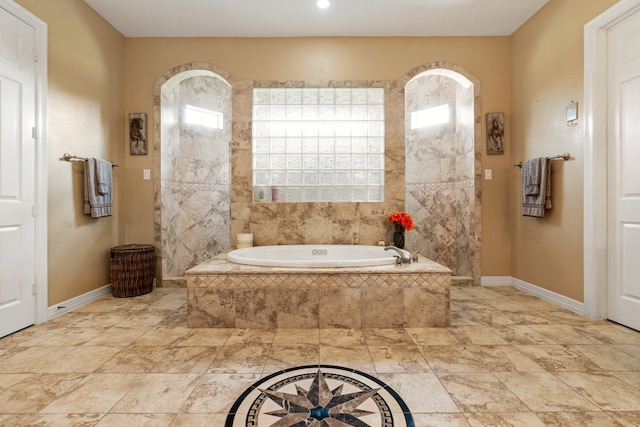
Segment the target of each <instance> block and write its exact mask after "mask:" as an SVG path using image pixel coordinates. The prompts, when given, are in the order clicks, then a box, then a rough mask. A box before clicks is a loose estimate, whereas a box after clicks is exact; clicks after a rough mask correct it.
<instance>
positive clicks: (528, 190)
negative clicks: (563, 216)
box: [522, 157, 547, 196]
mask: <svg viewBox="0 0 640 427" xmlns="http://www.w3.org/2000/svg"><path fill="white" fill-rule="evenodd" d="M546 161H547V159H546V157H538V158H537V159H532V160H527V161H526V162H523V163H522V188H524V192H525V194H526V195H527V196H535V195H537V194H539V193H540V181H541V179H542V175H541V171H542V164H543V163H544V162H546Z"/></svg>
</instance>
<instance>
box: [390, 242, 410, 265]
mask: <svg viewBox="0 0 640 427" xmlns="http://www.w3.org/2000/svg"><path fill="white" fill-rule="evenodd" d="M389 249H391V250H393V251H396V252H397V253H398V255H394V258H395V259H396V264H411V257H410V256H409V255H407V254H406V253H405V251H403V250H402V249H399V248H396V247H395V246H385V247H384V250H385V251H388V250H389Z"/></svg>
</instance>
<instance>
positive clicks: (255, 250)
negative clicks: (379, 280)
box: [227, 245, 410, 268]
mask: <svg viewBox="0 0 640 427" xmlns="http://www.w3.org/2000/svg"><path fill="white" fill-rule="evenodd" d="M403 252H404V253H405V255H407V256H409V255H410V254H409V252H407V251H405V250H403ZM394 255H396V256H397V255H398V254H397V252H396V251H394V250H389V251H385V250H384V246H364V245H280V246H255V247H251V248H242V249H236V250H233V251H231V252H229V253H228V254H227V260H228V261H231V262H234V263H236V264H244V265H256V266H263V267H291V268H295V267H299V268H304V267H306V268H314V267H370V266H376V265H387V264H395V258H394V257H393V256H394Z"/></svg>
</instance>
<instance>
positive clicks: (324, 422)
mask: <svg viewBox="0 0 640 427" xmlns="http://www.w3.org/2000/svg"><path fill="white" fill-rule="evenodd" d="M303 426H304V427H334V426H345V427H346V426H358V427H415V425H414V422H413V417H412V416H411V413H410V412H409V408H408V407H407V405H406V404H405V402H404V401H403V400H402V398H400V396H399V395H398V393H396V392H395V391H394V390H393V389H392V388H391V387H389V386H387V385H386V384H385V383H384V382H382V381H380V380H379V379H377V378H375V377H373V376H371V375H369V374H366V373H364V372H360V371H357V370H354V369H349V368H344V367H340V366H332V365H309V366H299V367H296V368H289V369H285V370H283V371H279V372H276V373H274V374H271V375H268V376H267V377H265V378H262V379H260V380H259V381H257V382H256V383H254V384H253V385H251V386H250V387H249V388H248V389H247V390H246V391H245V392H244V393H242V395H241V396H240V397H239V398H238V399H237V400H236V402H235V403H234V404H233V406H232V408H231V410H230V412H229V415H228V416H227V420H226V423H225V427H303Z"/></svg>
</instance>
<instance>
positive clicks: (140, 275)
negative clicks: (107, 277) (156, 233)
mask: <svg viewBox="0 0 640 427" xmlns="http://www.w3.org/2000/svg"><path fill="white" fill-rule="evenodd" d="M110 271H111V294H112V295H113V296H114V297H116V298H129V297H135V296H139V295H144V294H148V293H149V292H151V291H152V290H153V279H154V278H155V259H154V248H153V246H152V245H139V244H129V245H120V246H115V247H113V248H111V267H110Z"/></svg>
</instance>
